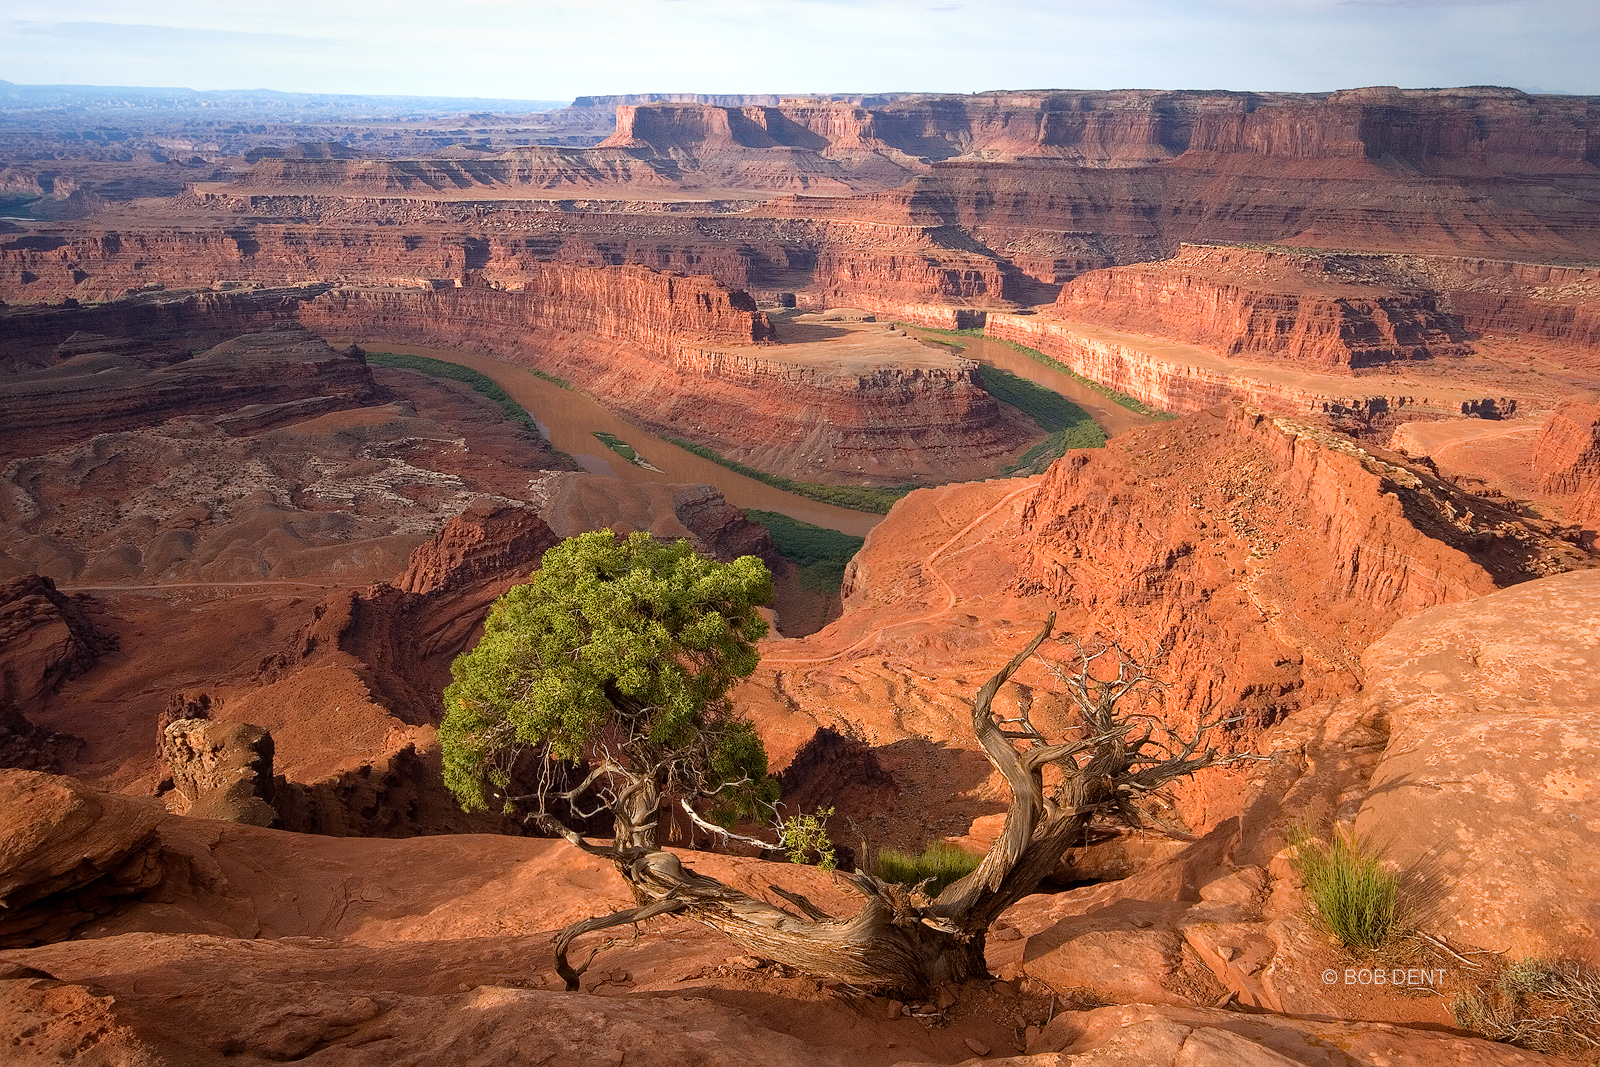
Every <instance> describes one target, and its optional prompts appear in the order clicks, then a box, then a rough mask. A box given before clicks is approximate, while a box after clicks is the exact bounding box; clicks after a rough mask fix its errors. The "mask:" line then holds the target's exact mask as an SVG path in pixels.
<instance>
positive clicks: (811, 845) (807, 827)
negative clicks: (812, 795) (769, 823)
mask: <svg viewBox="0 0 1600 1067" xmlns="http://www.w3.org/2000/svg"><path fill="white" fill-rule="evenodd" d="M831 818H833V809H832V808H818V809H817V810H816V811H814V812H812V813H811V814H810V815H791V816H789V817H788V818H787V819H785V820H783V849H784V851H785V852H787V853H788V854H789V862H790V863H809V864H812V865H813V866H816V867H821V868H822V869H823V870H825V871H831V870H833V869H834V868H836V867H838V866H839V856H838V853H837V852H836V851H835V850H834V847H833V839H832V838H830V837H829V836H828V826H827V823H828V820H829V819H831Z"/></svg>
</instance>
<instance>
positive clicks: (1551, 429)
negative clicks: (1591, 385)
mask: <svg viewBox="0 0 1600 1067" xmlns="http://www.w3.org/2000/svg"><path fill="white" fill-rule="evenodd" d="M1533 470H1534V472H1535V473H1536V474H1537V475H1538V477H1539V491H1540V492H1543V493H1549V494H1550V495H1551V496H1555V497H1558V498H1563V499H1562V503H1563V505H1564V506H1565V507H1566V510H1567V512H1568V517H1569V518H1571V519H1572V520H1573V521H1574V522H1577V523H1580V524H1581V525H1583V526H1585V527H1590V528H1594V527H1600V400H1596V399H1595V398H1594V397H1593V396H1588V397H1584V398H1579V399H1574V400H1570V401H1568V402H1566V403H1564V404H1562V405H1560V406H1559V407H1557V408H1556V410H1555V411H1554V412H1553V413H1552V414H1551V416H1550V420H1549V421H1548V422H1546V423H1545V425H1544V429H1543V430H1541V431H1540V432H1539V440H1538V442H1537V444H1536V446H1535V450H1534V457H1533Z"/></svg>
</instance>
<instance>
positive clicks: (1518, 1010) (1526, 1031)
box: [1450, 959, 1600, 1055]
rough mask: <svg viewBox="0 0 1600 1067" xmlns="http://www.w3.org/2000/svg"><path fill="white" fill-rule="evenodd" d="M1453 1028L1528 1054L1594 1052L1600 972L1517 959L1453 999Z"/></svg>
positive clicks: (1599, 1031) (1599, 1035)
mask: <svg viewBox="0 0 1600 1067" xmlns="http://www.w3.org/2000/svg"><path fill="white" fill-rule="evenodd" d="M1450 1011H1451V1014H1453V1015H1454V1016H1455V1018H1456V1023H1457V1024H1458V1025H1460V1026H1461V1028H1462V1029H1464V1030H1472V1031H1474V1032H1476V1033H1479V1034H1482V1035H1483V1036H1484V1037H1487V1038H1490V1039H1491V1040H1494V1041H1503V1042H1505V1043H1507V1044H1510V1045H1516V1046H1518V1047H1519V1048H1525V1049H1530V1050H1532V1051H1534V1052H1549V1053H1555V1054H1558V1055H1559V1054H1563V1053H1565V1054H1571V1053H1577V1052H1582V1051H1585V1050H1590V1049H1596V1048H1600V972H1597V971H1595V970H1594V969H1593V968H1592V967H1585V966H1583V965H1582V964H1579V963H1574V962H1565V963H1550V962H1548V961H1546V960H1540V959H1522V960H1517V961H1515V962H1514V963H1511V964H1509V965H1507V966H1506V967H1505V968H1504V969H1503V970H1501V971H1500V973H1499V974H1498V975H1497V976H1495V978H1494V979H1493V981H1490V982H1487V983H1484V984H1482V985H1480V986H1479V987H1478V988H1477V989H1476V990H1475V991H1473V992H1470V993H1463V994H1461V995H1460V996H1458V997H1457V998H1456V1000H1455V1003H1453V1004H1451V1006H1450Z"/></svg>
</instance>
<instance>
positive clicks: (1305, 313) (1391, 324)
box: [1051, 245, 1467, 371]
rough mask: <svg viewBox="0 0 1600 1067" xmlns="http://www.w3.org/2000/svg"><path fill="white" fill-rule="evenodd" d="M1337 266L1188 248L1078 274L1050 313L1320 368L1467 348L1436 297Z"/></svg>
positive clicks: (1299, 257) (1350, 367)
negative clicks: (1363, 279)
mask: <svg viewBox="0 0 1600 1067" xmlns="http://www.w3.org/2000/svg"><path fill="white" fill-rule="evenodd" d="M1340 266H1341V264H1340V261H1339V260H1338V259H1337V258H1336V257H1335V258H1331V259H1330V258H1324V257H1319V256H1313V255H1307V254H1295V253H1269V252H1258V251H1250V250H1243V249H1231V248H1206V247H1199V246H1194V245H1185V246H1184V247H1183V249H1182V250H1181V251H1180V252H1179V254H1178V255H1177V256H1175V257H1174V258H1172V259H1169V260H1161V261H1159V262H1157V263H1150V264H1140V265H1138V266H1132V267H1116V268H1112V269H1109V270H1100V271H1090V272H1089V273H1087V274H1083V275H1080V276H1079V277H1078V278H1076V279H1074V280H1073V281H1071V282H1069V283H1067V284H1066V285H1065V286H1063V287H1062V289H1061V295H1060V296H1059V297H1057V298H1056V302H1055V305H1054V306H1053V307H1052V308H1051V313H1052V314H1054V315H1057V316H1059V317H1061V318H1065V319H1074V320H1079V321H1083V322H1087V323H1094V324H1099V325H1103V326H1111V327H1114V328H1117V329H1123V330H1130V331H1132V332H1134V333H1144V334H1152V335H1155V336H1158V337H1168V338H1171V339H1173V340H1177V341H1183V342H1185V343H1186V344H1194V345H1199V346H1201V347H1204V348H1209V349H1212V350H1214V351H1216V352H1218V353H1219V354H1221V355H1226V356H1235V357H1240V358H1243V359H1257V360H1267V361H1283V362H1285V363H1288V364H1291V365H1294V366H1299V367H1306V368H1314V369H1317V370H1323V371H1329V370H1332V371H1354V370H1357V369H1360V368H1363V367H1369V366H1376V365H1381V364H1383V363H1387V362H1391V361H1396V360H1401V361H1403V360H1410V359H1437V358H1441V357H1447V356H1457V355H1462V354H1464V353H1465V352H1466V351H1467V347H1466V344H1465V341H1466V336H1467V334H1466V327H1465V326H1464V324H1463V323H1462V322H1461V321H1460V320H1459V319H1458V318H1456V317H1455V316H1451V315H1447V314H1445V313H1443V312H1442V311H1441V310H1440V309H1439V308H1438V307H1437V306H1436V300H1435V298H1434V297H1433V295H1432V294H1427V293H1416V292H1399V291H1395V290H1388V289H1383V288H1379V287H1377V286H1373V285H1363V284H1361V283H1360V282H1356V281H1353V280H1348V279H1346V278H1342V277H1340V276H1339V275H1340V274H1341V273H1344V272H1341V271H1340V270H1339V267H1340ZM1246 286H1248V288H1247V287H1246Z"/></svg>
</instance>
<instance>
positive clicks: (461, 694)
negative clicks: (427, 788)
mask: <svg viewBox="0 0 1600 1067" xmlns="http://www.w3.org/2000/svg"><path fill="white" fill-rule="evenodd" d="M771 596H772V578H771V575H770V574H769V573H768V572H767V568H766V565H765V564H763V563H762V562H761V560H759V559H757V558H756V557H754V556H745V557H742V558H740V559H737V560H735V561H734V562H732V563H718V562H716V561H714V560H709V559H706V558H704V557H702V556H699V555H697V554H696V553H695V552H694V550H693V549H692V548H690V546H689V543H688V542H687V541H678V542H675V543H672V544H661V543H658V542H657V541H655V540H653V539H652V538H651V537H650V536H649V535H648V534H645V533H635V534H631V535H629V536H628V537H627V538H625V539H620V540H619V539H617V538H616V537H615V536H614V535H613V534H612V533H611V531H609V530H599V531H594V532H590V533H584V534H579V535H578V536H577V537H571V538H568V539H567V540H565V541H563V542H562V543H561V544H559V545H557V546H556V547H554V548H552V549H550V550H549V551H548V552H546V553H545V555H544V560H543V563H542V565H541V566H540V569H539V570H538V572H537V573H535V574H534V575H533V578H532V580H531V581H529V582H527V583H526V584H524V585H519V586H516V587H514V588H512V589H511V590H510V591H508V592H507V593H506V594H505V595H504V596H502V597H501V598H500V599H499V600H498V601H496V602H495V605H494V609H493V610H492V611H491V612H490V615H489V619H488V622H487V623H486V624H485V627H484V634H483V639H482V640H481V641H480V642H479V643H478V645H477V647H476V648H474V649H472V650H471V651H470V652H467V653H465V654H463V655H462V656H460V657H458V658H457V659H456V661H455V663H454V664H453V665H452V667H451V673H452V675H453V677H454V681H453V682H452V683H451V684H450V686H449V688H447V689H446V690H445V694H444V699H445V718H444V721H443V722H442V723H441V724H440V727H439V738H440V742H441V745H442V747H443V750H444V777H445V783H446V784H447V785H448V786H449V787H450V789H451V791H452V792H453V793H454V794H455V795H456V797H457V799H458V800H459V801H460V802H461V805H462V806H463V807H464V808H466V809H467V810H469V811H472V810H479V811H481V810H484V809H485V808H486V807H487V806H488V801H489V798H490V795H503V794H504V792H505V790H506V788H507V786H508V785H509V784H510V768H511V766H512V764H513V763H514V762H515V759H516V755H517V753H518V752H519V751H521V750H523V749H525V748H527V747H532V748H534V749H535V751H538V752H540V753H542V754H543V755H545V756H547V757H548V758H550V759H554V760H566V761H573V762H576V761H579V760H581V759H586V758H589V757H591V755H592V752H591V749H592V748H593V746H594V745H596V744H599V743H602V742H603V743H604V746H605V749H606V753H607V754H606V757H605V760H606V762H607V763H608V764H609V765H614V767H615V768H616V773H617V774H620V775H622V776H623V777H624V778H628V777H630V776H631V777H633V778H647V779H650V780H653V781H654V783H655V786H656V788H657V789H659V790H660V791H661V792H662V793H663V794H665V793H666V792H668V791H677V793H678V794H679V795H681V796H696V795H698V796H707V795H716V797H717V800H718V802H719V803H721V804H723V805H724V808H725V809H726V807H727V805H729V804H732V805H733V808H734V809H736V810H734V811H733V812H732V814H733V815H735V816H737V815H739V814H745V813H748V812H751V811H753V810H754V808H755V805H757V804H759V803H761V802H763V801H765V802H770V801H772V800H774V799H776V785H775V783H774V781H773V780H772V779H771V778H770V777H769V776H768V775H767V766H766V765H767V760H766V751H765V749H764V748H763V747H762V745H761V740H760V738H759V737H757V736H756V734H755V731H754V730H753V729H752V728H751V726H750V724H749V723H748V722H746V721H744V720H743V719H741V718H739V717H737V716H736V715H735V713H734V711H733V708H732V705H731V703H730V702H729V701H728V699H727V694H728V690H729V689H730V688H732V686H733V685H734V683H735V682H737V681H738V680H739V679H741V678H745V677H747V676H749V675H750V674H751V673H752V672H753V671H754V670H755V667H756V662H757V660H758V658H759V655H758V653H757V651H756V646H755V642H756V641H757V640H759V639H760V638H761V637H762V636H764V635H765V634H766V632H767V624H766V622H765V620H763V619H762V618H761V616H760V614H759V613H758V612H757V611H756V607H757V606H758V605H760V604H764V603H766V602H767V601H768V600H769V599H771ZM486 787H487V788H486Z"/></svg>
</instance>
